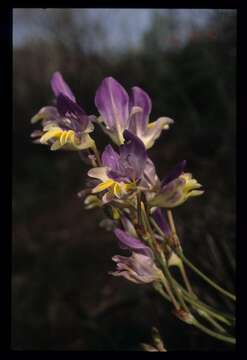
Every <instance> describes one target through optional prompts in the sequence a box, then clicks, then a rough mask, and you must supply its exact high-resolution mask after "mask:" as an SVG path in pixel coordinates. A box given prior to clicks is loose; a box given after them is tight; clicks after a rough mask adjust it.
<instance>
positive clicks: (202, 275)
mask: <svg viewBox="0 0 247 360" xmlns="http://www.w3.org/2000/svg"><path fill="white" fill-rule="evenodd" d="M167 215H168V220H169V224H170V227H171V230H172V233H173V234H174V237H175V240H176V241H177V243H178V244H179V246H177V248H178V255H180V257H181V258H182V259H183V260H184V262H185V263H186V264H187V265H188V266H189V267H190V268H191V269H192V270H193V271H194V272H196V273H197V274H198V275H199V276H200V277H201V278H203V279H204V280H205V281H206V282H207V283H208V284H210V285H211V286H212V287H214V288H215V289H216V290H218V291H219V292H221V293H222V294H224V295H225V296H227V297H229V298H230V299H231V300H233V301H236V296H235V295H233V294H231V293H230V292H229V291H227V290H225V289H223V288H222V287H221V286H219V285H218V284H216V283H215V282H214V281H213V280H211V279H210V278H209V277H208V276H206V275H205V274H204V273H202V272H201V271H200V270H199V269H197V267H195V266H194V265H193V264H192V263H191V262H190V261H189V260H188V259H187V258H186V257H185V256H184V255H183V252H182V249H181V246H180V242H179V239H178V236H177V232H176V227H175V223H174V219H173V215H172V212H171V210H168V211H167Z"/></svg>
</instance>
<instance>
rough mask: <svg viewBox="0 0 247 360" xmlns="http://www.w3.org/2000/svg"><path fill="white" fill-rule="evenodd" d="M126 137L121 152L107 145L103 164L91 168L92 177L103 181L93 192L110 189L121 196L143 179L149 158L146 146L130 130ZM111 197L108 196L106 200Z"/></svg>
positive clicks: (125, 133) (114, 194) (90, 174)
mask: <svg viewBox="0 0 247 360" xmlns="http://www.w3.org/2000/svg"><path fill="white" fill-rule="evenodd" d="M124 139H125V143H124V144H123V145H121V146H120V148H119V153H117V152H116V151H115V150H114V149H113V148H112V146H111V145H107V146H106V148H105V150H104V151H103V153H102V157H101V160H102V165H103V166H102V167H98V168H94V169H91V170H89V172H88V175H89V176H90V177H93V178H96V179H99V180H100V181H101V182H100V184H99V185H97V186H96V188H94V189H93V190H92V192H93V193H97V192H101V191H104V190H106V189H108V190H109V191H110V194H111V195H113V196H116V197H119V198H120V197H122V196H123V195H125V194H126V193H127V192H128V191H133V189H135V188H136V186H137V184H138V183H139V182H140V181H141V178H142V176H143V174H144V169H145V164H146V160H147V153H146V149H145V146H144V144H143V143H142V141H141V140H140V139H139V138H138V137H136V136H135V135H133V134H131V133H130V132H129V131H128V130H125V131H124ZM110 198H111V197H110ZM110 198H109V196H107V197H105V198H104V200H105V201H108V200H109V199H110Z"/></svg>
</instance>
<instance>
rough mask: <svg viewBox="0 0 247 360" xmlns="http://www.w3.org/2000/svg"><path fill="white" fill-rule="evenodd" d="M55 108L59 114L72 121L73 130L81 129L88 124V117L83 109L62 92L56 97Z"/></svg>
mask: <svg viewBox="0 0 247 360" xmlns="http://www.w3.org/2000/svg"><path fill="white" fill-rule="evenodd" d="M57 109H58V112H59V113H60V115H61V116H64V117H68V118H69V119H70V120H71V121H72V127H74V130H75V131H83V130H84V129H85V128H86V127H87V126H88V123H89V118H88V116H87V115H86V114H85V111H84V110H83V109H82V108H81V107H80V106H79V105H78V104H77V103H75V102H74V101H72V100H70V98H68V97H67V96H66V95H63V94H62V93H60V94H59V95H58V97H57Z"/></svg>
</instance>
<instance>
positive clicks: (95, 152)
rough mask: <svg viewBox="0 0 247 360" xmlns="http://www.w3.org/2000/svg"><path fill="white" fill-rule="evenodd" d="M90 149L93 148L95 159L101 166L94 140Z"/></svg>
mask: <svg viewBox="0 0 247 360" xmlns="http://www.w3.org/2000/svg"><path fill="white" fill-rule="evenodd" d="M92 150H93V152H94V155H95V157H96V161H97V163H98V166H101V159H100V155H99V151H98V149H97V146H96V144H95V142H94V144H93V146H92Z"/></svg>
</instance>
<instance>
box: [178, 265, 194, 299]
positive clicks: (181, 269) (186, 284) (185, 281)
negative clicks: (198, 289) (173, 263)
mask: <svg viewBox="0 0 247 360" xmlns="http://www.w3.org/2000/svg"><path fill="white" fill-rule="evenodd" d="M179 270H180V272H181V275H182V278H183V280H184V283H185V286H186V288H187V290H188V292H189V293H190V294H191V295H192V296H195V294H194V291H193V290H192V287H191V285H190V282H189V279H188V277H187V274H186V271H185V268H184V265H183V263H182V264H181V266H179Z"/></svg>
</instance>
